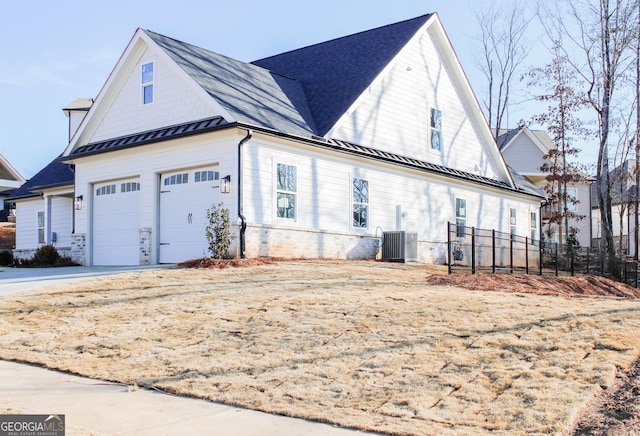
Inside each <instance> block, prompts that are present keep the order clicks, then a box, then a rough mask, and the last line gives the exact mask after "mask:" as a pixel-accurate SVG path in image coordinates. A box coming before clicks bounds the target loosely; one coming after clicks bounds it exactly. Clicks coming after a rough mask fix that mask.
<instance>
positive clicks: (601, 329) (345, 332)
mask: <svg viewBox="0 0 640 436" xmlns="http://www.w3.org/2000/svg"><path fill="white" fill-rule="evenodd" d="M442 272H444V270H443V269H442V268H441V267H432V266H425V265H404V264H392V263H378V262H340V261H296V262H275V263H269V264H264V265H257V266H251V267H246V268H224V269H220V268H209V269H173V270H147V271H142V272H136V273H125V274H121V275H117V276H112V277H103V278H98V279H93V280H91V281H87V282H80V283H74V284H70V285H65V286H52V287H50V288H46V289H40V290H35V291H27V292H24V293H20V294H15V295H10V296H6V297H2V298H1V299H0V358H2V359H11V360H20V361H26V362H32V363H37V364H41V365H45V366H47V367H50V368H56V369H61V370H65V371H70V372H73V373H77V374H81V375H85V376H89V377H94V378H98V379H104V380H111V381H117V382H121V383H127V384H131V385H133V384H134V383H135V384H137V385H139V386H145V387H155V388H158V389H163V390H166V391H170V392H173V393H177V394H180V395H186V396H192V397H198V398H204V399H209V400H214V401H220V402H224V403H228V404H234V405H239V406H244V407H247V408H251V409H256V410H263V411H266V412H273V413H279V414H284V415H289V416H295V417H301V418H308V419H313V420H318V421H325V422H331V423H335V424H338V425H342V426H345V427H352V428H359V429H364V430H373V431H379V432H385V433H391V434H487V433H493V432H498V433H509V434H542V433H544V434H547V433H562V432H567V431H570V429H571V428H573V425H574V423H575V421H576V420H577V418H578V416H579V415H580V414H581V412H582V411H583V410H584V409H585V407H586V406H587V404H589V402H590V401H592V400H593V399H594V398H595V397H596V396H597V395H598V394H599V393H600V392H602V391H603V390H604V389H607V388H609V387H611V386H612V385H613V384H614V381H615V378H616V373H617V372H618V371H621V370H624V369H626V368H628V367H629V366H630V365H631V364H632V363H633V362H634V361H635V360H636V358H637V356H638V354H639V353H640V337H639V336H638V334H637V332H638V328H640V301H635V300H620V299H587V298H580V299H575V298H572V299H570V298H557V297H554V296H547V295H530V294H522V293H508V292H477V291H470V290H465V289H462V288H459V287H451V286H444V285H429V284H427V283H426V281H425V276H427V275H432V274H434V273H442ZM512 277H513V276H511V278H512Z"/></svg>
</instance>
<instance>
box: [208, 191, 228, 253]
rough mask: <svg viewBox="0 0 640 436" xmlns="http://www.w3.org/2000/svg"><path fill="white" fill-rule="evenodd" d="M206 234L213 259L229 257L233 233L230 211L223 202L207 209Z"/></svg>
mask: <svg viewBox="0 0 640 436" xmlns="http://www.w3.org/2000/svg"><path fill="white" fill-rule="evenodd" d="M206 233H207V241H209V251H210V252H211V257H213V258H214V259H224V258H225V257H227V252H228V251H229V246H230V245H231V233H230V231H229V209H227V208H225V207H224V203H223V202H220V203H218V205H217V206H216V205H213V206H211V208H209V209H207V227H206Z"/></svg>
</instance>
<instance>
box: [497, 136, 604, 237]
mask: <svg viewBox="0 0 640 436" xmlns="http://www.w3.org/2000/svg"><path fill="white" fill-rule="evenodd" d="M497 142H498V146H499V147H500V151H501V152H502V155H503V156H504V159H505V161H506V162H507V165H509V167H511V168H513V170H514V171H515V172H516V173H518V174H520V175H522V176H524V177H525V178H526V179H527V180H528V181H529V182H531V183H533V184H534V185H535V186H536V187H538V188H539V189H541V190H544V188H545V185H547V183H548V182H547V175H548V174H547V173H545V172H543V171H542V170H541V168H542V165H543V164H544V163H545V158H544V157H545V155H547V154H548V153H549V151H550V150H552V149H555V148H556V144H554V143H553V140H552V139H551V138H550V137H549V134H548V133H547V132H546V131H544V130H534V129H529V128H528V127H527V126H520V127H518V128H516V129H511V130H505V131H503V132H501V135H500V136H499V137H498V141H497ZM591 184H592V180H591V179H590V178H587V177H585V178H584V181H581V182H576V183H568V184H567V195H568V196H570V197H571V198H573V199H575V200H576V203H575V204H574V203H573V202H571V203H568V204H567V208H568V209H569V210H570V211H572V212H574V213H575V214H576V216H582V217H583V218H582V219H575V218H570V219H569V220H568V224H569V228H572V227H573V228H575V229H577V230H578V232H577V234H576V238H577V240H578V243H579V244H580V246H581V247H590V246H591V238H592V235H591V196H590V191H589V190H590V186H591ZM551 207H554V206H553V205H548V206H545V207H543V208H542V217H540V218H541V219H542V231H543V235H542V236H543V238H546V239H547V240H550V242H559V241H558V229H557V227H556V226H555V225H553V224H551V223H549V221H548V219H549V215H550V213H551ZM555 207H557V205H556V206H555ZM539 233H540V230H539V229H533V228H532V230H531V237H534V238H535V239H539V238H540V234H539ZM565 237H566V233H565V232H564V231H563V239H564V238H565ZM562 242H565V241H562Z"/></svg>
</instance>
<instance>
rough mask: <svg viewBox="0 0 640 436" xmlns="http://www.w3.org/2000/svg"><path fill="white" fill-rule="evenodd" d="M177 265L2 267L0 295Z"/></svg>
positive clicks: (0, 271)
mask: <svg viewBox="0 0 640 436" xmlns="http://www.w3.org/2000/svg"><path fill="white" fill-rule="evenodd" d="M174 267H175V265H150V266H66V267H60V268H9V267H0V295H7V294H11V293H14V292H20V291H26V290H29V289H35V288H40V287H42V286H49V285H57V284H61V283H70V282H77V281H80V280H86V279H90V278H91V277H100V276H106V275H112V274H118V273H122V272H129V271H141V270H144V269H156V268H174Z"/></svg>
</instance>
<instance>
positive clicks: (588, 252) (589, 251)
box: [587, 247, 591, 274]
mask: <svg viewBox="0 0 640 436" xmlns="http://www.w3.org/2000/svg"><path fill="white" fill-rule="evenodd" d="M589 254H591V248H589V247H587V274H589Z"/></svg>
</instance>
